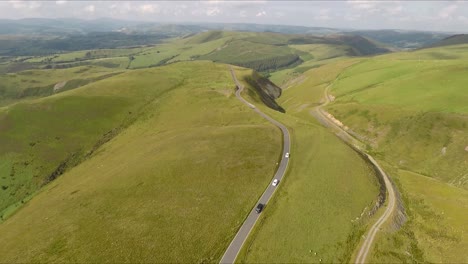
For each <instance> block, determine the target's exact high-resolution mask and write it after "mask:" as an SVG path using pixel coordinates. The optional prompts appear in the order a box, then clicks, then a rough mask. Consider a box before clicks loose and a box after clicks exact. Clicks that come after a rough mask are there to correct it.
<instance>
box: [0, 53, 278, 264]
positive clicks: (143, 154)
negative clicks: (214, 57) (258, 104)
mask: <svg viewBox="0 0 468 264" xmlns="http://www.w3.org/2000/svg"><path fill="white" fill-rule="evenodd" d="M233 92H234V85H233V82H232V80H231V77H230V74H229V71H228V68H227V66H226V65H220V64H213V63H211V62H190V63H176V64H172V65H170V66H166V67H159V68H154V69H148V70H138V71H132V72H129V73H124V74H121V75H119V76H115V77H112V78H109V79H106V80H103V81H100V82H98V83H95V84H90V85H87V86H85V87H82V88H79V89H75V90H73V91H68V92H64V93H61V94H59V95H56V96H52V97H50V98H47V99H41V100H37V101H34V102H30V103H28V104H21V105H20V106H21V107H22V108H28V107H29V108H31V107H34V109H36V111H37V114H36V118H35V120H37V121H35V122H37V123H35V124H34V126H33V127H34V128H35V129H42V130H41V131H42V132H41V133H42V134H40V135H42V138H41V139H40V142H38V143H37V144H36V145H35V146H34V147H31V146H24V148H34V149H36V148H41V145H47V146H48V148H45V147H44V150H48V152H47V153H51V154H50V155H52V154H53V153H55V155H54V157H60V156H62V157H63V155H62V154H60V153H59V152H58V151H56V150H54V144H55V146H56V147H57V148H58V147H60V149H62V148H64V147H65V146H66V145H64V142H70V143H69V144H77V145H81V146H82V147H83V146H86V144H90V143H94V142H91V141H92V140H91V139H92V138H91V136H90V135H95V137H97V136H102V135H103V134H105V133H106V131H109V129H110V130H111V131H112V129H113V128H115V127H116V124H119V122H120V123H121V122H122V120H123V119H125V118H127V119H128V116H133V115H137V117H135V120H134V121H133V122H132V123H131V124H129V125H128V126H127V128H125V129H123V130H122V131H120V133H118V134H117V135H116V136H115V137H114V138H112V139H110V141H108V142H106V143H104V144H103V145H102V146H101V147H99V148H98V149H96V151H95V152H93V153H92V154H91V155H90V156H89V157H88V158H87V159H86V160H85V161H84V162H83V163H81V164H80V165H79V166H77V167H75V168H73V169H71V170H69V171H67V172H66V173H65V174H64V175H62V176H60V177H59V178H57V179H56V180H55V181H53V182H52V183H50V184H49V185H47V186H45V187H44V189H43V190H42V191H40V193H39V194H37V195H36V196H35V197H34V198H33V199H32V200H31V201H29V202H28V203H27V204H25V205H24V208H22V209H21V210H19V211H18V212H17V213H16V214H14V215H13V216H11V217H10V218H9V219H7V220H6V221H4V222H3V223H2V224H0V236H1V237H2V238H3V239H2V240H1V241H0V256H1V257H0V262H10V263H11V262H51V261H54V262H216V261H219V259H220V257H221V255H222V253H223V251H224V249H225V248H226V247H227V245H228V244H229V242H230V240H231V239H232V237H233V236H234V234H235V232H236V230H237V228H238V227H239V226H240V224H241V223H242V221H243V219H244V217H245V215H246V214H247V213H248V211H250V209H251V208H252V207H253V206H254V204H255V201H256V199H258V197H259V195H260V194H261V192H262V191H263V189H264V187H265V185H266V184H268V182H269V181H270V180H271V176H272V175H273V172H274V170H275V163H276V161H277V160H278V158H279V156H278V155H279V154H280V150H281V149H280V146H281V144H280V143H281V142H280V141H281V137H280V131H279V130H278V129H277V128H275V127H274V126H272V125H271V124H269V123H268V122H267V121H265V120H264V119H262V118H261V117H259V116H257V115H256V114H255V113H254V112H252V111H251V109H250V108H248V107H247V106H245V105H243V104H241V103H240V102H239V101H238V100H237V99H236V98H235V97H234V94H233ZM96 101H98V102H99V103H96ZM93 102H94V103H93ZM139 102H143V103H139ZM112 103H115V104H112ZM20 106H16V105H15V108H13V109H8V110H5V109H2V114H3V118H13V116H14V115H12V112H15V111H20V110H22V109H21V108H20ZM80 106H86V107H80ZM55 111H58V112H59V113H60V115H58V114H57V112H55ZM130 112H131V113H130ZM77 113H82V114H81V115H77ZM16 115H18V116H23V118H24V117H25V114H24V113H22V112H19V113H17V114H16ZM39 115H43V117H42V118H39V117H40V116H39ZM45 116H48V117H49V118H45ZM54 116H56V117H54ZM65 116H67V117H68V118H67V119H65V120H68V121H66V124H65V123H64V121H62V122H59V121H56V125H55V126H50V125H49V123H45V122H53V120H54V119H55V118H57V119H58V118H62V119H61V120H64V118H63V117H65ZM74 116H76V118H77V119H76V120H75V119H74ZM52 117H54V118H53V119H52ZM95 118H96V119H99V120H101V121H102V120H108V121H107V122H99V123H94V124H92V123H91V122H92V120H94V119H95ZM48 120H50V121H48ZM78 120H80V121H81V122H78ZM83 120H89V121H87V122H82V121H83ZM11 124H12V126H11V128H7V129H6V130H5V128H3V127H2V130H1V131H2V133H6V132H8V131H13V130H14V129H16V128H18V127H19V126H20V124H21V123H20V120H17V121H15V122H12V123H11ZM60 124H62V125H60ZM91 125H92V126H91ZM96 125H99V126H100V127H96ZM91 127H92V129H91ZM70 130H71V131H73V132H70ZM86 133H87V134H86ZM34 134H35V135H34V136H32V135H27V134H20V135H19V136H21V142H23V141H24V142H30V141H31V139H32V138H34V137H36V135H38V134H39V133H34ZM56 136H59V137H60V139H59V142H61V143H53V142H52V141H53V140H56V139H55V137H56ZM66 136H68V137H71V138H69V139H68V138H67V140H66V141H65V138H64V137H66ZM1 138H2V139H4V138H6V137H5V136H4V135H2V136H1ZM49 138H51V139H50V140H49ZM83 139H86V140H83ZM80 140H81V141H80ZM18 141H19V139H18ZM8 142H12V141H11V140H9V141H8ZM13 142H14V141H13ZM72 142H75V143H72ZM2 146H3V143H2ZM70 149H71V148H70V147H68V148H67V151H70ZM2 150H3V148H2ZM12 157H13V158H14V156H12ZM2 160H3V159H2ZM21 166H23V165H22V164H21ZM28 168H31V165H29V167H28ZM175 238H176V239H175Z"/></svg>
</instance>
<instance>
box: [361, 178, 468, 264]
mask: <svg viewBox="0 0 468 264" xmlns="http://www.w3.org/2000/svg"><path fill="white" fill-rule="evenodd" d="M392 175H393V176H394V180H395V181H396V182H397V183H398V186H399V189H400V190H401V191H402V192H403V196H404V197H403V198H404V202H405V206H406V212H407V214H408V221H407V222H406V223H405V225H404V226H403V227H402V229H401V230H399V231H398V232H395V231H394V229H384V232H383V233H381V234H380V235H379V236H378V237H377V238H378V239H377V242H376V247H375V249H374V250H373V251H372V252H371V254H370V255H369V259H368V261H369V262H370V263H376V262H379V263H389V262H435V263H466V262H467V261H468V258H467V257H466V248H467V247H468V237H467V233H468V228H467V225H466V222H467V220H468V219H467V216H466V211H467V210H468V191H466V190H463V189H460V188H457V187H453V186H450V185H447V184H446V183H444V182H440V181H438V180H434V179H432V178H429V177H426V176H423V175H420V174H416V173H413V172H409V171H404V170H395V171H392Z"/></svg>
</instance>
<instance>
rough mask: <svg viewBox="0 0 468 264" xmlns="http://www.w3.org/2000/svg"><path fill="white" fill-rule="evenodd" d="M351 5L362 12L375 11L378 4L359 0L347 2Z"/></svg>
mask: <svg viewBox="0 0 468 264" xmlns="http://www.w3.org/2000/svg"><path fill="white" fill-rule="evenodd" d="M347 3H348V4H349V5H351V6H352V7H353V8H355V9H360V10H371V9H374V7H375V6H376V4H377V2H376V1H358V0H350V1H347Z"/></svg>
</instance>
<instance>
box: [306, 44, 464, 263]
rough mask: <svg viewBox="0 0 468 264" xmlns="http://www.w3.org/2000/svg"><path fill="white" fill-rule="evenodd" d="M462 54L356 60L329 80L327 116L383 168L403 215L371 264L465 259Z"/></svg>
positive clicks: (448, 49) (439, 51)
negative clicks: (399, 225)
mask: <svg viewBox="0 0 468 264" xmlns="http://www.w3.org/2000/svg"><path fill="white" fill-rule="evenodd" d="M467 50H468V48H467V46H466V45H454V46H444V47H439V48H432V49H422V50H418V51H414V52H403V53H394V54H388V55H382V56H377V57H372V58H367V59H359V62H358V63H355V64H353V65H352V66H349V67H347V68H346V69H345V70H343V71H342V72H341V73H340V75H339V76H338V78H337V79H336V80H335V81H333V82H332V86H331V90H330V91H331V95H332V96H333V97H334V98H335V100H334V101H333V103H332V104H331V105H329V106H328V107H327V111H328V112H329V113H331V114H332V115H333V116H334V117H335V118H337V119H338V120H339V121H341V122H342V123H343V125H344V126H345V127H347V128H348V131H349V132H350V133H351V134H352V135H354V136H355V137H356V138H358V139H360V140H361V141H363V142H365V143H366V144H368V151H369V152H371V153H373V155H374V156H375V157H377V158H378V159H379V160H381V161H382V163H383V164H385V169H386V170H387V171H388V173H389V174H390V175H391V177H392V178H393V180H394V181H395V182H396V184H397V186H398V187H399V189H400V190H402V194H403V200H404V204H405V207H406V210H407V213H408V221H407V223H406V224H405V225H403V227H402V228H401V229H400V230H399V231H398V232H395V228H394V227H392V226H389V227H387V228H386V229H385V230H384V232H383V233H382V234H381V235H380V238H379V240H378V241H377V242H376V243H377V244H376V245H377V246H376V247H375V249H374V251H373V253H372V254H371V255H372V256H371V258H370V259H369V261H370V262H400V261H406V260H407V261H410V260H412V261H414V260H415V261H418V262H444V261H447V262H466V261H467V259H466V254H464V251H463V248H466V246H467V245H468V237H467V236H466V235H465V234H466V232H467V229H466V225H463V224H462V223H466V221H468V219H467V216H466V214H460V213H459V212H464V211H466V209H467V208H468V204H467V202H466V201H467V199H468V192H467V189H468V179H467V177H468V174H467V169H466V168H467V166H466V161H467V157H468V151H467V146H468V136H467V135H468V108H467V105H468V104H467V102H468V97H467V93H466V89H465V84H466V83H467V82H468V77H467V75H466V73H465V69H466V68H467V67H468V64H467V62H466V58H467V57H468V52H467ZM317 71H318V70H317ZM317 71H314V70H311V71H310V72H307V73H306V76H308V78H314V76H315V77H317V76H319V75H318V74H319V73H318V72H317ZM455 201H458V202H455ZM408 252H410V253H409V255H408Z"/></svg>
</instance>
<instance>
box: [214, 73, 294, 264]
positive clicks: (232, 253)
mask: <svg viewBox="0 0 468 264" xmlns="http://www.w3.org/2000/svg"><path fill="white" fill-rule="evenodd" d="M231 75H232V78H233V80H234V82H235V83H236V86H237V91H236V97H237V99H239V100H240V101H241V102H243V103H244V104H246V105H247V106H248V107H250V108H252V110H253V111H255V112H257V114H259V115H261V116H262V117H263V118H265V119H266V120H268V121H270V122H271V123H273V124H274V125H275V126H277V127H278V128H279V129H281V132H282V133H283V154H282V158H281V161H280V163H279V166H278V170H277V171H276V173H275V176H274V177H273V179H278V180H279V184H278V185H277V186H276V187H274V186H272V185H271V183H272V182H273V179H272V181H271V182H270V183H269V184H268V187H267V188H266V190H265V192H264V193H263V195H262V197H260V199H259V200H258V202H257V203H256V204H255V205H254V207H253V208H252V210H251V211H250V213H249V216H248V217H247V219H245V221H244V223H243V224H242V226H241V228H240V229H239V231H237V234H236V236H235V237H234V239H233V240H232V242H231V244H230V245H229V247H228V248H227V250H226V252H225V253H224V255H223V257H222V258H221V261H220V263H234V261H235V260H236V257H237V255H238V254H239V252H240V250H241V248H242V245H243V244H244V242H245V240H247V237H248V236H249V233H250V231H252V228H253V227H254V225H255V223H256V222H257V220H258V218H259V217H260V214H261V213H260V214H257V212H255V207H257V204H259V203H262V204H265V205H266V204H267V203H268V201H269V200H270V198H271V196H272V195H273V194H274V192H275V190H276V188H278V187H279V186H281V180H282V178H283V176H284V174H285V172H286V169H287V167H288V161H289V158H286V157H285V155H286V153H287V152H290V148H291V142H290V136H289V131H288V129H287V128H286V126H284V125H283V124H281V123H280V122H278V121H276V120H275V119H273V118H271V117H270V116H268V115H266V114H265V113H263V112H262V111H260V110H259V109H258V108H256V107H255V106H254V105H253V104H251V103H249V102H247V100H245V99H244V98H242V96H241V92H242V90H243V89H244V86H243V85H242V84H241V83H239V81H238V80H237V77H236V74H235V72H234V70H233V69H232V68H231ZM292 158H294V157H292ZM265 207H267V206H265Z"/></svg>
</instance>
